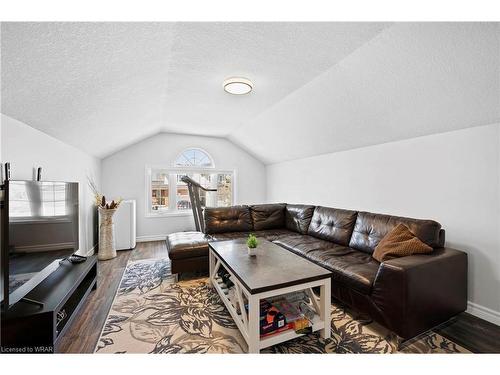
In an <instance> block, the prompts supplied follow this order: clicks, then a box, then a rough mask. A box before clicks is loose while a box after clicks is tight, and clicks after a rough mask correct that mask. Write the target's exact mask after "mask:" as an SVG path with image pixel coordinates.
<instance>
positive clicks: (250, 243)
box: [247, 234, 259, 257]
mask: <svg viewBox="0 0 500 375" xmlns="http://www.w3.org/2000/svg"><path fill="white" fill-rule="evenodd" d="M258 244H259V241H257V237H255V235H254V234H249V235H248V238H247V248H248V255H250V256H251V257H253V256H255V255H257V254H256V253H257V251H256V250H255V249H257V245H258Z"/></svg>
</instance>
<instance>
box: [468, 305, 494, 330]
mask: <svg viewBox="0 0 500 375" xmlns="http://www.w3.org/2000/svg"><path fill="white" fill-rule="evenodd" d="M467 312H468V313H469V314H472V315H474V316H477V317H478V318H481V319H484V320H487V321H488V322H490V323H493V324H496V325H499V326H500V312H499V311H495V310H492V309H490V308H488V307H485V306H481V305H478V304H477V303H474V302H471V301H468V302H467Z"/></svg>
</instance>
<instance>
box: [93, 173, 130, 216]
mask: <svg viewBox="0 0 500 375" xmlns="http://www.w3.org/2000/svg"><path fill="white" fill-rule="evenodd" d="M87 179H88V183H89V187H90V189H91V190H92V193H94V204H95V205H96V206H97V207H99V208H101V209H104V210H113V209H115V208H118V206H119V205H120V203H121V202H122V200H123V199H121V198H118V199H117V200H112V201H111V202H106V197H105V196H104V195H102V194H101V193H99V191H98V190H97V187H96V185H95V182H94V180H93V179H92V178H91V177H87Z"/></svg>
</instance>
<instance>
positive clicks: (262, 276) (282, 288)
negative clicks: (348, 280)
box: [209, 239, 331, 353]
mask: <svg viewBox="0 0 500 375" xmlns="http://www.w3.org/2000/svg"><path fill="white" fill-rule="evenodd" d="M209 264H210V275H209V277H210V283H211V285H212V286H213V287H214V288H215V290H216V291H217V293H218V294H219V296H220V298H221V299H222V301H223V302H224V305H225V306H226V308H227V309H228V310H229V313H230V314H231V316H232V317H233V319H234V321H235V323H236V325H237V326H238V328H239V330H240V332H241V334H242V336H243V337H244V339H245V341H246V342H247V344H248V352H249V353H259V351H260V349H263V348H267V347H269V346H272V345H276V344H279V343H281V342H284V341H288V340H292V339H295V338H297V337H300V336H302V334H298V333H296V332H295V331H294V330H287V331H284V332H281V333H276V334H273V335H270V336H267V337H263V338H261V337H260V326H259V318H260V300H261V299H265V298H269V297H272V296H278V295H282V294H286V293H291V292H295V291H302V290H304V291H306V293H308V295H309V297H310V299H311V303H312V304H311V307H312V308H313V310H314V311H315V312H316V315H315V317H314V318H313V319H312V330H313V332H315V331H321V337H323V338H329V337H330V323H331V318H330V299H331V297H330V277H331V272H330V271H328V270H327V269H325V268H323V267H320V266H318V265H316V264H314V263H312V262H310V261H308V260H307V259H304V258H302V257H300V256H298V255H296V254H294V253H292V252H290V251H288V250H285V249H283V248H282V247H280V246H278V245H275V244H274V243H272V242H269V241H266V240H262V239H259V246H258V247H257V255H256V256H255V257H250V256H249V255H248V254H247V247H246V244H245V242H244V241H242V240H233V241H220V242H211V243H210V244H209ZM221 266H223V267H224V268H225V269H226V270H227V271H228V272H229V274H230V275H231V276H232V277H231V279H232V280H233V282H234V284H235V294H236V300H237V301H238V304H239V306H242V308H241V309H240V312H239V313H238V311H237V309H236V306H235V303H234V300H233V301H231V300H230V299H229V298H228V296H227V294H226V293H227V291H226V288H225V285H224V284H223V282H222V280H221V279H220V277H218V276H217V272H218V270H219V268H220V267H221ZM314 287H319V288H320V298H319V300H318V299H317V298H316V296H315V295H314V293H313V292H312V288H314ZM244 298H246V300H247V301H248V313H247V312H246V310H245V308H243V306H244Z"/></svg>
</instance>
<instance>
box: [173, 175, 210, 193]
mask: <svg viewBox="0 0 500 375" xmlns="http://www.w3.org/2000/svg"><path fill="white" fill-rule="evenodd" d="M181 181H182V182H185V183H186V184H188V185H193V186H196V187H198V188H200V189H202V190H204V191H217V189H207V188H206V187H203V186H201V185H200V184H199V183H198V182H196V181H195V180H193V179H192V178H191V177H189V176H182V177H181Z"/></svg>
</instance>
